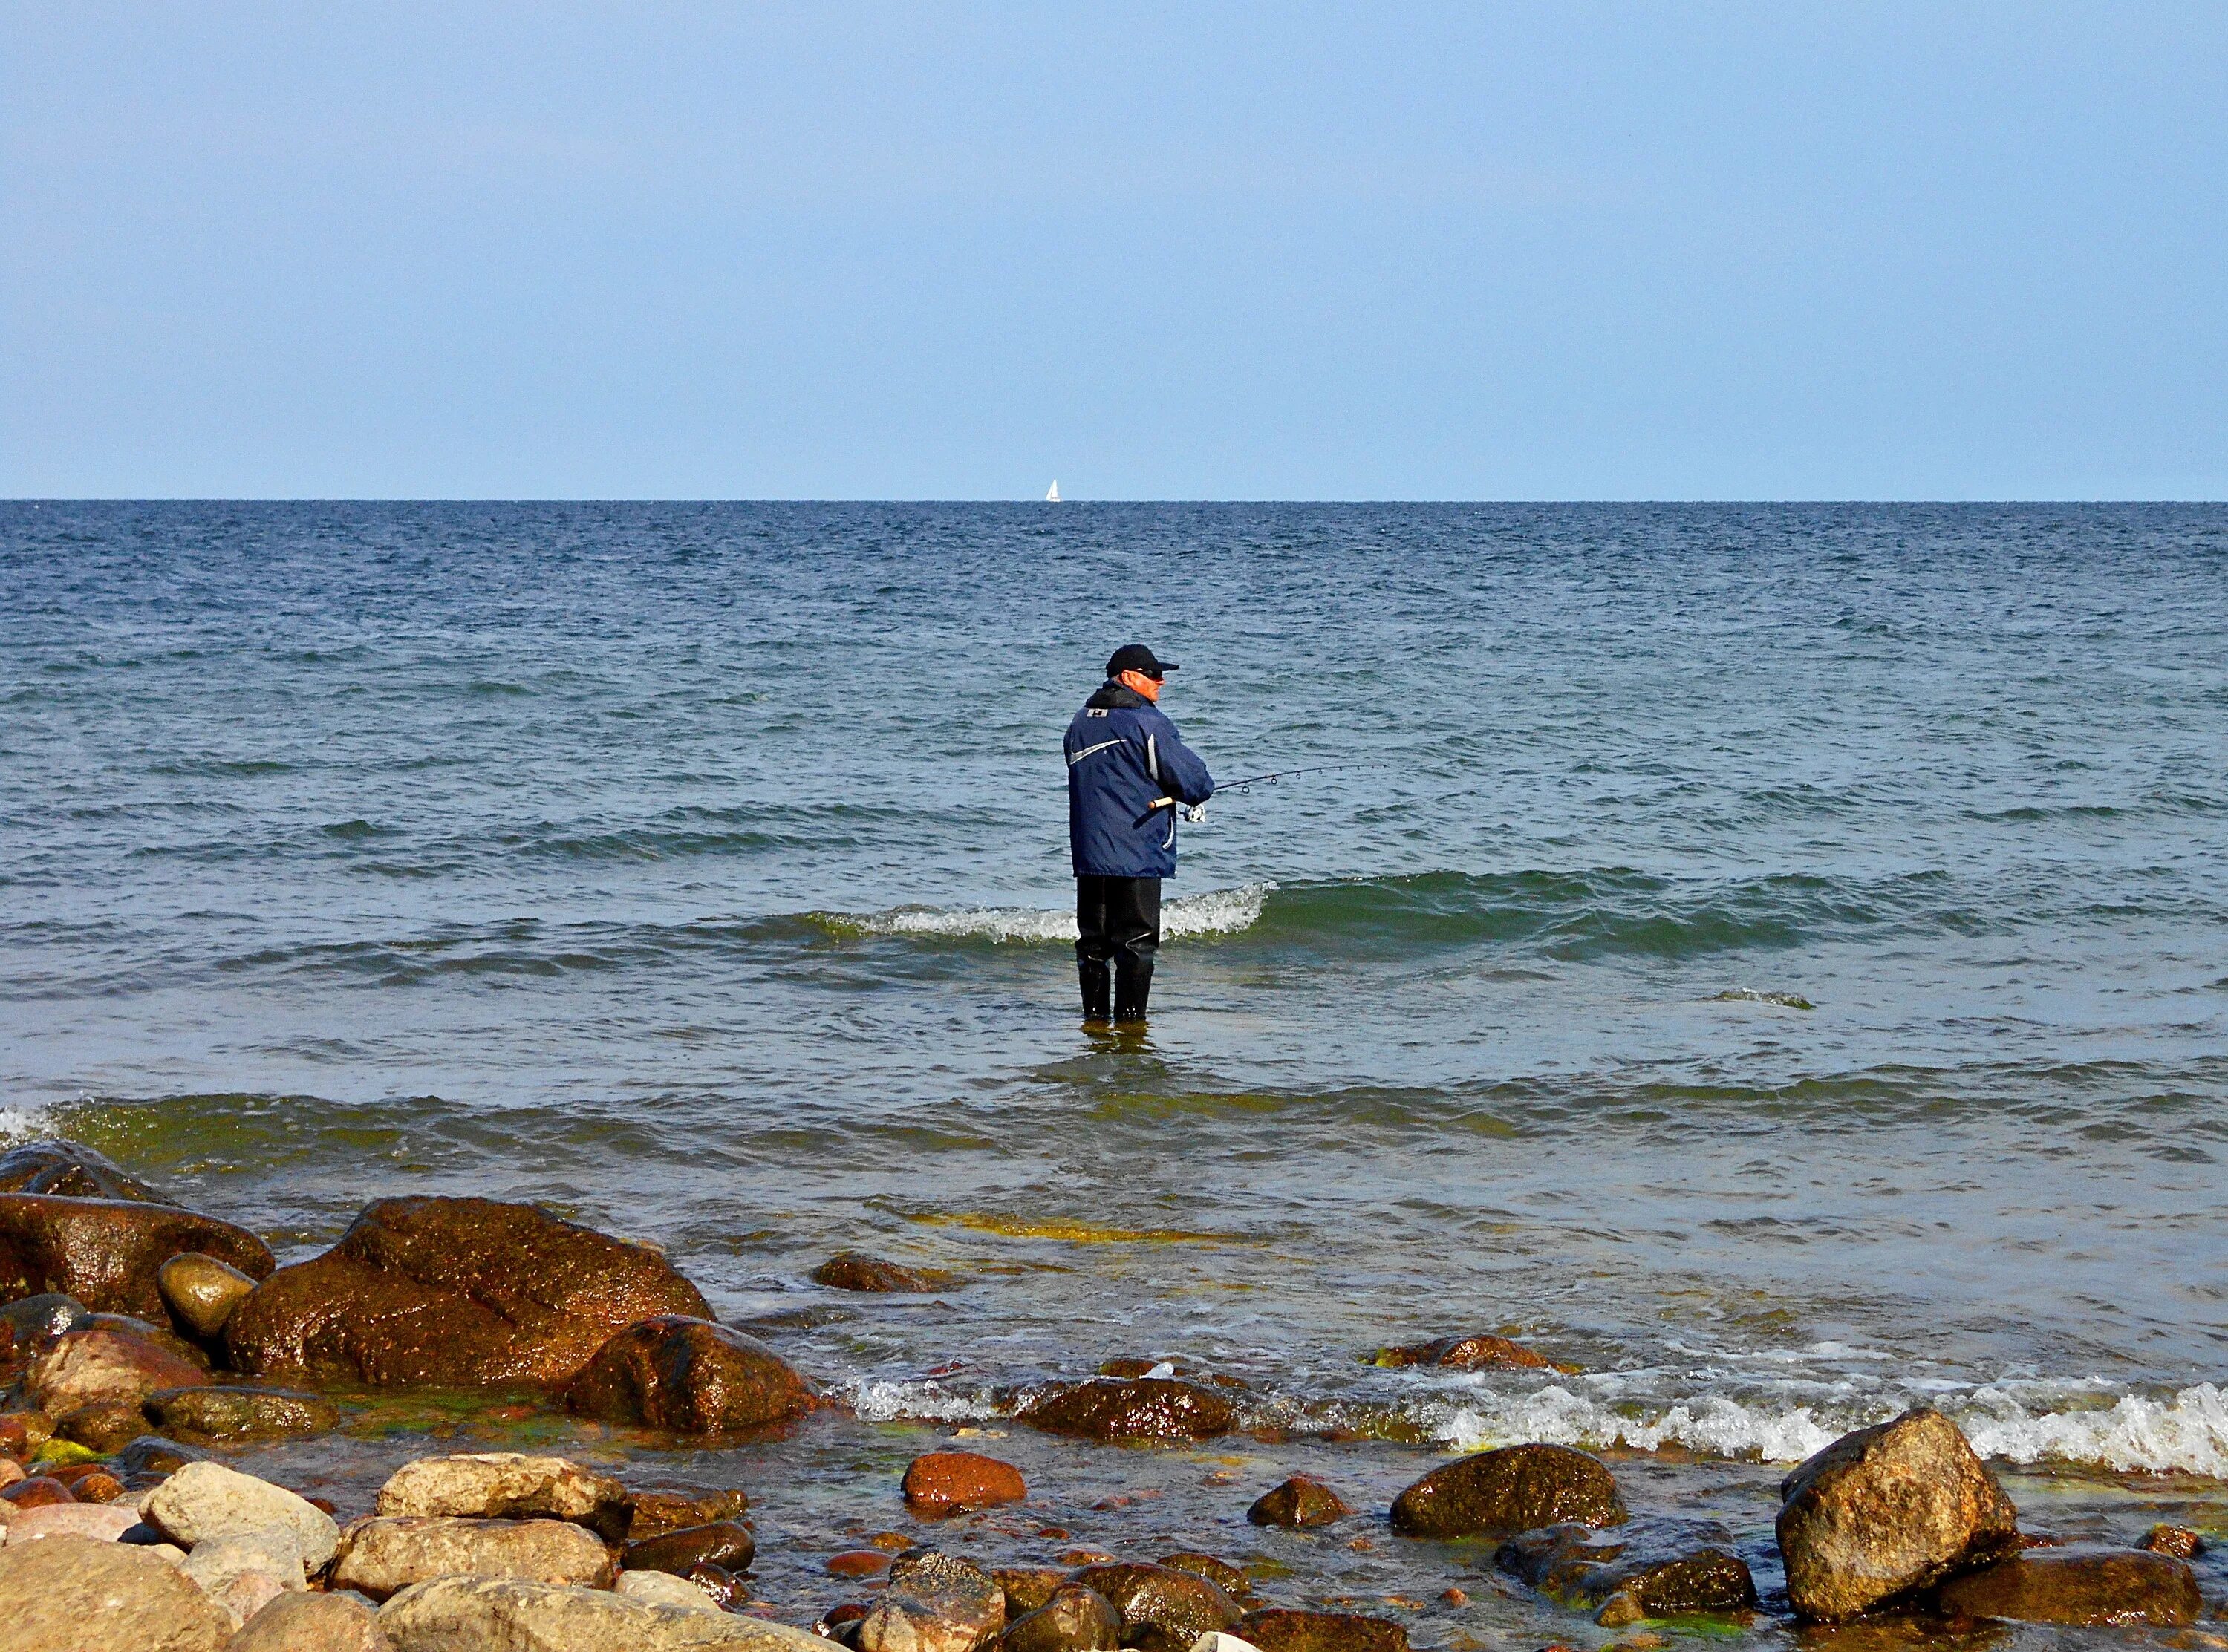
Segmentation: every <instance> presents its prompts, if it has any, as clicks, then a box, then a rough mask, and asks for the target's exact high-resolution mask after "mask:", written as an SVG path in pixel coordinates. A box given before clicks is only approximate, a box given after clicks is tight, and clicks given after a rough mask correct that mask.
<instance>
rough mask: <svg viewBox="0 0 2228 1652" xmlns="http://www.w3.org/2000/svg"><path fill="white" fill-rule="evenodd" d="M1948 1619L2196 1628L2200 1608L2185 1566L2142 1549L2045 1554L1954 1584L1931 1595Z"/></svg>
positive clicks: (2019, 1559)
mask: <svg viewBox="0 0 2228 1652" xmlns="http://www.w3.org/2000/svg"><path fill="white" fill-rule="evenodd" d="M1933 1604H1934V1606H1935V1608H1936V1610H1937V1611H1940V1612H1941V1613H1942V1614H1943V1616H1945V1617H1989V1618H2003V1619H2008V1620H2010V1621H2013V1622H2015V1623H2068V1624H2080V1625H2085V1626H2089V1627H2096V1628H2101V1627H2105V1626H2109V1625H2117V1626H2125V1625H2129V1624H2135V1623H2148V1624H2152V1625H2154V1626H2158V1627H2161V1628H2167V1629H2180V1628H2183V1627H2186V1626H2187V1625H2189V1624H2191V1623H2195V1622H2196V1621H2197V1619H2198V1617H2199V1614H2200V1613H2201V1612H2202V1611H2204V1608H2205V1602H2204V1599H2203V1598H2202V1597H2201V1596H2200V1595H2199V1591H2198V1587H2197V1574H2196V1573H2195V1572H2192V1571H2191V1570H2190V1568H2189V1563H2188V1562H2187V1561H2186V1560H2178V1559H2176V1558H2175V1557H2174V1556H2173V1555H2170V1554H2155V1553H2151V1552H2149V1551H2148V1550H2143V1549H2077V1548H2064V1549H2046V1550H2042V1551H2039V1552H2036V1553H2026V1554H2020V1555H2017V1556H2015V1557H2014V1558H2012V1559H2010V1560H2000V1561H1998V1562H1997V1563H1996V1564H1994V1566H1985V1567H1983V1568H1982V1569H1981V1570H1980V1571H1977V1572H1967V1573H1965V1574H1964V1575H1963V1576H1962V1577H1958V1578H1953V1579H1950V1581H1949V1582H1948V1583H1945V1584H1943V1585H1941V1587H1940V1588H1938V1589H1937V1590H1936V1591H1934V1598H1933Z"/></svg>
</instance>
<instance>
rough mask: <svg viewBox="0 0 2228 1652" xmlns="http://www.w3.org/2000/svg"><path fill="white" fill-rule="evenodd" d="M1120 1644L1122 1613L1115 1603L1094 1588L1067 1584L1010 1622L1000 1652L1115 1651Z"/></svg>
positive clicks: (1000, 1642) (1002, 1637)
mask: <svg viewBox="0 0 2228 1652" xmlns="http://www.w3.org/2000/svg"><path fill="white" fill-rule="evenodd" d="M1121 1644H1122V1614H1121V1613H1120V1612H1118V1611H1115V1610H1114V1607H1113V1604H1112V1603H1111V1602H1110V1601H1108V1600H1107V1598H1105V1597H1104V1595H1102V1594H1100V1593H1099V1592H1098V1591H1097V1590H1095V1589H1089V1588H1085V1586H1084V1585H1081V1584H1076V1583H1068V1584H1062V1585H1060V1586H1059V1587H1058V1588H1056V1589H1054V1590H1053V1592H1052V1593H1051V1594H1050V1595H1049V1596H1047V1598H1046V1599H1045V1603H1044V1604H1043V1605H1041V1606H1039V1607H1037V1608H1036V1609H1035V1610H1034V1611H1030V1612H1027V1613H1024V1614H1023V1615H1022V1616H1021V1617H1018V1618H1016V1619H1015V1620H1014V1621H1013V1622H1012V1623H1008V1625H1007V1626H1006V1632H1005V1633H1004V1634H1003V1635H1002V1636H999V1637H998V1652H1113V1649H1115V1648H1117V1647H1118V1646H1120V1645H1121Z"/></svg>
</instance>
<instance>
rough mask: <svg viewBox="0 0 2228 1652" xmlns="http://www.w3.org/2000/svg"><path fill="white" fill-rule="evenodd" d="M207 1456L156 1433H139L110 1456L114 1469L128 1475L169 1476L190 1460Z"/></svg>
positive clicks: (197, 1461)
mask: <svg viewBox="0 0 2228 1652" xmlns="http://www.w3.org/2000/svg"><path fill="white" fill-rule="evenodd" d="M207 1460H208V1454H207V1453H206V1452H202V1451H195V1450H194V1448H193V1447H192V1446H190V1445H180V1444H179V1443H178V1442H177V1441H176V1440H174V1439H164V1438H163V1437H162V1436H161V1435H159V1434H142V1435H140V1436H139V1437H138V1438H136V1439H134V1440H132V1441H131V1442H130V1443H129V1444H128V1445H125V1447H124V1448H123V1449H122V1450H121V1451H118V1452H117V1453H116V1454H115V1455H114V1457H112V1459H111V1466H112V1467H113V1468H114V1469H115V1470H116V1472H117V1473H118V1474H121V1475H127V1476H131V1477H138V1476H141V1475H148V1476H161V1477H168V1476H170V1475H173V1474H176V1472H177V1471H178V1470H180V1469H182V1468H184V1467H185V1466H186V1464H189V1463H202V1462H206V1461H207Z"/></svg>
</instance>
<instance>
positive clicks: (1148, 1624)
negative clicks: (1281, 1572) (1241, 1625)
mask: <svg viewBox="0 0 2228 1652" xmlns="http://www.w3.org/2000/svg"><path fill="white" fill-rule="evenodd" d="M1068 1581H1069V1582H1071V1583H1079V1584H1081V1585H1083V1586H1084V1587H1085V1588H1086V1589H1095V1590H1097V1591H1098V1592H1099V1593H1100V1594H1102V1595H1104V1597H1105V1598H1106V1600H1107V1602H1108V1604H1111V1606H1112V1607H1113V1608H1114V1610H1115V1611H1117V1612H1119V1613H1121V1614H1122V1644H1123V1645H1124V1646H1131V1647H1141V1648H1143V1649H1144V1652H1191V1644H1192V1642H1194V1641H1196V1640H1197V1639H1199V1637H1200V1636H1202V1635H1205V1634H1207V1633H1208V1632H1209V1631H1211V1630H1232V1629H1235V1628H1236V1627H1237V1626H1238V1620H1239V1618H1241V1617H1245V1611H1244V1610H1243V1609H1242V1608H1241V1607H1239V1604H1238V1603H1237V1602H1236V1601H1234V1600H1232V1598H1230V1596H1229V1595H1228V1594H1227V1593H1226V1591H1223V1590H1221V1589H1220V1588H1218V1587H1216V1586H1215V1585H1213V1584H1212V1583H1209V1582H1208V1581H1207V1579H1205V1578H1202V1577H1200V1575H1199V1574H1198V1573H1196V1572H1182V1571H1179V1570H1178V1569H1177V1568H1175V1566H1150V1565H1146V1564H1143V1563H1138V1562H1130V1563H1126V1564H1125V1563H1122V1562H1116V1563H1113V1564H1111V1565H1105V1566H1084V1567H1082V1568H1081V1569H1080V1570H1079V1571H1077V1572H1075V1573H1074V1574H1073V1575H1072V1577H1070V1579H1068Z"/></svg>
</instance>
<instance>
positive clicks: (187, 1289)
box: [155, 1251, 256, 1340]
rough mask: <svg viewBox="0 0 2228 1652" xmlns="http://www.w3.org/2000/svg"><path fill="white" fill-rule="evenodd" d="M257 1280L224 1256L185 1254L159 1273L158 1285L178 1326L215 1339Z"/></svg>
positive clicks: (180, 1255)
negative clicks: (224, 1258)
mask: <svg viewBox="0 0 2228 1652" xmlns="http://www.w3.org/2000/svg"><path fill="white" fill-rule="evenodd" d="M255 1284H256V1282H255V1279H254V1277H253V1275H252V1274H248V1273H244V1272H241V1271H240V1269H238V1268H236V1267H234V1266H233V1265H232V1264H231V1263H229V1262H227V1261H226V1260H223V1259H222V1258H221V1257H215V1256H208V1255H204V1254H203V1253H202V1252H200V1251H181V1252H180V1253H178V1254H177V1255H176V1256H173V1257H172V1258H171V1259H170V1260H169V1261H167V1262H165V1263H163V1266H161V1267H159V1268H157V1269H156V1270H155V1285H156V1288H157V1290H158V1291H160V1292H162V1295H163V1302H164V1304H167V1305H168V1306H169V1308H170V1312H171V1313H172V1315H174V1316H175V1317H176V1319H177V1321H178V1323H179V1324H182V1325H183V1326H184V1327H185V1328H186V1329H187V1330H189V1331H191V1332H192V1333H193V1334H194V1335H195V1336H199V1337H202V1338H205V1339H209V1340H214V1338H215V1337H216V1336H218V1335H219V1334H220V1333H221V1331H222V1330H224V1322H225V1321H226V1320H227V1319H229V1318H231V1317H232V1311H233V1310H234V1308H237V1307H238V1306H239V1305H240V1303H241V1302H242V1301H244V1300H245V1299H246V1297H247V1294H248V1292H251V1291H253V1290H254V1289H255Z"/></svg>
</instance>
